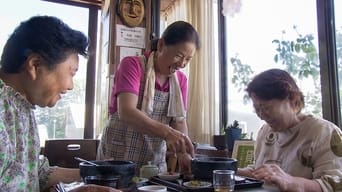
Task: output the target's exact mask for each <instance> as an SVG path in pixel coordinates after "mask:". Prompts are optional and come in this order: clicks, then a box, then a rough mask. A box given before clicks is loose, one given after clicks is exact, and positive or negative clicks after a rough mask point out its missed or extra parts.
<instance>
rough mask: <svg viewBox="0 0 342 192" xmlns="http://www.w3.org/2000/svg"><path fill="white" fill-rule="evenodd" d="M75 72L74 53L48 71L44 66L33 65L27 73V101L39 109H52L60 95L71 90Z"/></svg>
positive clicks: (75, 61) (76, 66)
mask: <svg viewBox="0 0 342 192" xmlns="http://www.w3.org/2000/svg"><path fill="white" fill-rule="evenodd" d="M35 63H37V62H35ZM38 63H39V62H38ZM77 70H78V54H76V53H75V54H70V55H69V56H68V57H67V59H66V60H65V61H63V62H62V63H60V64H57V66H56V68H54V69H48V68H47V67H46V65H44V64H38V65H37V64H35V66H34V67H33V69H32V70H30V71H29V73H30V75H31V78H32V81H30V82H29V83H28V86H26V87H27V89H26V90H25V92H26V98H27V100H28V101H29V102H30V103H31V104H34V105H38V106H40V107H46V106H48V107H53V106H54V105H55V104H56V103H57V101H58V100H59V99H60V98H61V95H62V94H65V93H66V92H67V91H68V90H71V89H73V86H74V85H73V76H74V75H75V74H76V72H77Z"/></svg>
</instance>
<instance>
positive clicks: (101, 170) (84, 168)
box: [79, 161, 136, 188]
mask: <svg viewBox="0 0 342 192" xmlns="http://www.w3.org/2000/svg"><path fill="white" fill-rule="evenodd" d="M91 162H94V163H96V164H98V166H95V165H90V164H88V163H86V162H81V163H80V164H79V167H80V175H81V177H82V179H83V181H85V177H86V176H100V177H119V181H118V185H117V187H118V188H125V187H128V186H129V185H130V184H131V182H132V178H133V177H134V175H135V166H136V164H135V163H134V162H132V161H91Z"/></svg>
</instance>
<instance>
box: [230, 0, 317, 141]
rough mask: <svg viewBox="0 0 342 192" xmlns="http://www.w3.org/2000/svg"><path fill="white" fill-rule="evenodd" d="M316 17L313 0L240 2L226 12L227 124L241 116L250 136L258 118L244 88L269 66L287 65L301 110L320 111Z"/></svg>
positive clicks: (257, 127)
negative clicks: (301, 98)
mask: <svg viewBox="0 0 342 192" xmlns="http://www.w3.org/2000/svg"><path fill="white" fill-rule="evenodd" d="M304 10H305V11H304ZM316 18H317V16H316V1H315V0H302V1H297V0H277V1H274V0H258V1H242V4H241V7H240V11H239V12H238V13H235V14H234V15H233V16H227V17H226V22H227V23H226V26H227V28H226V30H227V42H226V43H227V48H228V81H229V82H228V97H229V98H228V99H229V101H228V106H229V111H228V120H229V123H232V122H233V121H234V120H238V121H242V122H243V125H244V126H245V130H248V133H249V135H250V133H251V132H253V133H254V138H255V136H256V135H255V134H256V133H257V132H258V129H259V128H260V126H261V125H262V124H263V122H262V121H261V120H259V118H258V117H257V116H256V114H255V113H254V112H253V107H252V103H251V101H250V100H249V99H248V97H247V95H246V93H245V91H244V90H245V88H246V85H247V83H248V82H249V81H250V79H251V78H252V77H253V76H254V75H256V74H258V73H260V72H262V71H264V70H267V69H270V68H281V69H285V70H287V71H288V72H289V73H290V74H291V75H292V76H293V77H294V78H295V79H296V80H297V84H298V86H299V87H300V89H301V90H302V91H303V93H304V96H305V104H306V107H305V109H304V112H305V113H312V114H315V115H319V116H321V113H322V112H321V111H322V107H321V94H320V86H321V84H320V81H319V79H320V77H319V60H318V39H317V37H318V35H317V21H316Z"/></svg>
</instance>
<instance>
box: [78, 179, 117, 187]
mask: <svg viewBox="0 0 342 192" xmlns="http://www.w3.org/2000/svg"><path fill="white" fill-rule="evenodd" d="M119 179H120V177H119V176H117V177H102V176H86V177H85V178H84V180H85V181H84V182H85V183H86V184H95V185H102V186H107V187H112V188H117V185H118V181H119Z"/></svg>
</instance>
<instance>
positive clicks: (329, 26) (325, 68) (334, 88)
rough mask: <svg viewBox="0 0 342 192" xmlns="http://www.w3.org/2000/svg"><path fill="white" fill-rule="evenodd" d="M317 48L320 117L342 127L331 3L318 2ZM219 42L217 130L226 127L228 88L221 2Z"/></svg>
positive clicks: (220, 6)
mask: <svg viewBox="0 0 342 192" xmlns="http://www.w3.org/2000/svg"><path fill="white" fill-rule="evenodd" d="M316 7H317V24H318V42H319V43H318V46H319V60H320V76H321V94H322V115H323V118H324V119H326V120H329V121H331V122H333V123H334V124H336V125H337V126H338V127H342V121H341V109H340V95H339V82H338V74H337V73H338V72H337V69H338V67H337V66H338V65H337V54H336V44H335V43H336V38H335V17H334V0H317V1H316ZM217 8H218V10H219V11H218V13H219V16H218V22H219V25H218V26H219V30H218V38H219V41H218V42H219V50H222V51H220V53H219V65H220V74H219V75H220V79H221V81H220V88H221V90H220V91H221V92H220V103H221V104H222V105H220V113H221V114H220V117H221V119H220V123H221V125H220V127H222V126H223V125H227V123H228V102H227V101H228V93H227V92H228V85H227V71H228V70H227V67H228V63H227V54H222V53H226V51H225V50H226V49H227V48H226V47H227V45H226V43H225V42H227V41H226V39H227V37H226V34H227V32H226V30H225V25H226V24H225V23H226V21H225V17H224V16H223V14H221V11H220V10H222V1H218V7H217Z"/></svg>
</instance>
